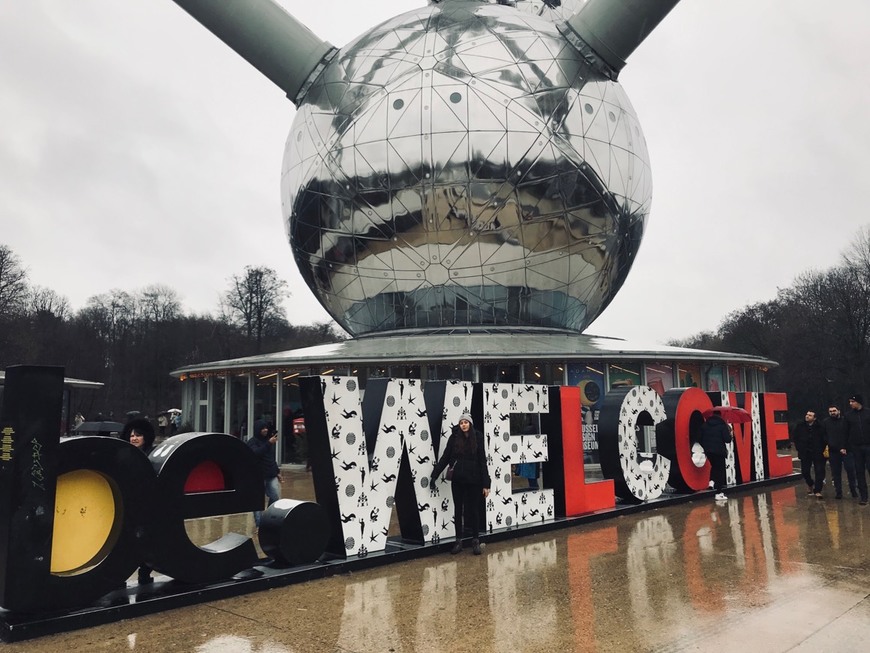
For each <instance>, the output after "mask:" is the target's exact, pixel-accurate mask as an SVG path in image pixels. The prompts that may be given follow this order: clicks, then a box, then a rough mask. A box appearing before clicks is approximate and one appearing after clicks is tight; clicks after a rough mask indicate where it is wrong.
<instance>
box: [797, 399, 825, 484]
mask: <svg viewBox="0 0 870 653" xmlns="http://www.w3.org/2000/svg"><path fill="white" fill-rule="evenodd" d="M791 441H792V443H793V444H794V448H795V450H797V455H798V458H799V459H800V461H801V475H802V476H803V477H804V482H806V484H807V494H808V495H815V496H816V497H818V498H820V499H821V498H822V487H824V485H825V446H826V445H827V436H826V435H825V427H824V426H823V425H822V423H821V422H820V421H819V420H817V419H816V411H814V410H808V411H807V412H806V414H805V415H804V419H803V421H801V422H798V423H797V424H795V425H794V426H793V427H792V429H791Z"/></svg>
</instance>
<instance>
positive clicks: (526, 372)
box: [523, 363, 563, 385]
mask: <svg viewBox="0 0 870 653" xmlns="http://www.w3.org/2000/svg"><path fill="white" fill-rule="evenodd" d="M562 369H563V368H562V366H561V365H554V364H553V363H523V380H524V382H525V383H541V384H543V385H562V380H563V379H562Z"/></svg>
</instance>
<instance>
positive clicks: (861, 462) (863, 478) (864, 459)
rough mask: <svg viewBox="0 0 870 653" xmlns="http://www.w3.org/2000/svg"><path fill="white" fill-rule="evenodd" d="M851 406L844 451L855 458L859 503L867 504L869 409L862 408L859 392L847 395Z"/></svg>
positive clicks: (847, 414) (847, 417) (869, 447)
mask: <svg viewBox="0 0 870 653" xmlns="http://www.w3.org/2000/svg"><path fill="white" fill-rule="evenodd" d="M849 406H850V407H851V408H852V410H850V411H849V412H848V413H846V416H845V417H844V418H843V419H844V420H845V422H846V423H845V428H844V429H843V430H844V431H845V435H846V451H847V452H848V453H851V454H852V456H853V457H854V458H855V480H856V481H857V482H858V493H859V494H860V495H861V501H860V504H861V505H862V506H866V505H867V471H868V466H870V411H868V410H867V409H866V408H864V398H863V397H862V396H861V395H859V394H854V395H852V396H851V397H849Z"/></svg>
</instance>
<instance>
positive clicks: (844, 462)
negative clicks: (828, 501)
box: [824, 404, 858, 499]
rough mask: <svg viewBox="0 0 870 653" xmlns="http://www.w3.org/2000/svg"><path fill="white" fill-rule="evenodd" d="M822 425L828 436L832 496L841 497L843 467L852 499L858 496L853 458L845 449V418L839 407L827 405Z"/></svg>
mask: <svg viewBox="0 0 870 653" xmlns="http://www.w3.org/2000/svg"><path fill="white" fill-rule="evenodd" d="M824 426H825V433H826V434H827V436H828V462H829V463H830V464H831V480H832V481H833V483H834V498H835V499H842V498H843V469H845V470H846V477H847V478H848V480H849V492H850V494H851V495H852V498H853V499H854V498H856V497H857V496H858V485H857V482H856V480H855V458H854V456H853V455H852V454H851V453H850V452H848V451H847V450H846V420H844V419H843V415H842V413H840V408H839V406H837V405H836V404H831V405H830V406H828V419H826V420H825V422H824Z"/></svg>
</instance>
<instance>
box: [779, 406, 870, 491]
mask: <svg viewBox="0 0 870 653" xmlns="http://www.w3.org/2000/svg"><path fill="white" fill-rule="evenodd" d="M790 437H791V441H792V443H793V444H794V447H795V449H796V450H797V454H798V458H799V459H800V464H801V475H802V476H803V478H804V481H805V482H806V484H807V494H808V495H811V496H815V497H817V498H819V499H821V498H822V497H823V495H822V488H823V487H824V485H825V472H826V464H827V463H828V462H830V464H831V477H832V480H833V485H834V498H835V499H842V498H843V470H844V469H845V470H846V477H847V479H848V483H849V492H850V493H851V495H852V497H853V498H857V499H858V500H859V503H860V505H862V506H866V505H867V496H868V492H867V472H868V471H870V410H868V409H866V408H865V407H864V398H863V397H862V396H861V395H860V394H854V395H852V396H851V397H849V410H847V411H846V412H845V413H842V412H841V411H840V408H839V406H837V405H836V404H831V405H830V406H828V418H827V419H825V420H820V419H819V418H818V416H817V415H816V411H815V410H808V411H807V412H806V415H804V419H803V421H801V422H798V423H797V424H795V425H794V426H793V427H792V429H791V432H790Z"/></svg>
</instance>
